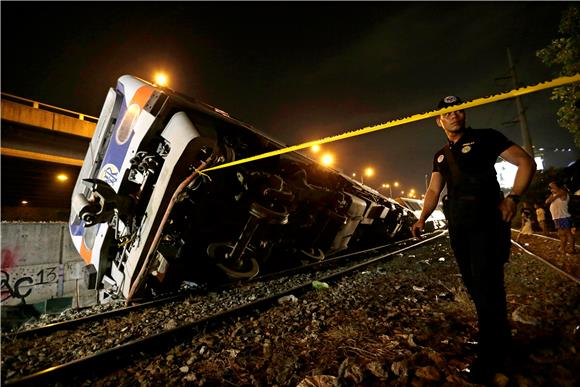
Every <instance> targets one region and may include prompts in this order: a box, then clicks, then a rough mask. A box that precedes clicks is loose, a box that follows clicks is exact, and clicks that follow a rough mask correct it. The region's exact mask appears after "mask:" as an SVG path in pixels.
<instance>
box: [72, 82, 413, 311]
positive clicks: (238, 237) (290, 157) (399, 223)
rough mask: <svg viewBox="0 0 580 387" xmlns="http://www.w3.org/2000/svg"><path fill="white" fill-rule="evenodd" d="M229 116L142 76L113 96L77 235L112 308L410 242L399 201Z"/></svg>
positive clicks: (94, 283)
mask: <svg viewBox="0 0 580 387" xmlns="http://www.w3.org/2000/svg"><path fill="white" fill-rule="evenodd" d="M282 147H283V146H282V145H281V144H279V143H277V142H276V141H274V140H272V139H270V138H268V137H267V136H266V135H264V134H263V133H260V132H259V131H257V130H256V129H254V128H252V127H251V126H249V125H247V124H245V123H243V122H240V121H238V120H236V119H233V118H231V117H230V116H229V115H228V114H227V113H225V112H223V111H221V110H219V109H216V108H214V107H211V106H209V105H207V104H204V103H201V102H199V101H196V100H193V99H190V98H187V97H184V96H182V95H180V94H178V93H175V92H173V91H171V90H169V89H165V88H160V87H156V86H154V85H151V84H149V83H147V82H145V81H142V80H140V79H137V78H135V77H131V76H123V77H121V78H120V79H119V80H118V83H117V87H116V89H115V90H113V89H111V90H109V93H108V95H107V98H106V101H105V104H104V106H103V109H102V111H101V115H100V117H99V122H98V124H97V127H96V130H95V134H94V136H93V138H92V141H91V143H90V146H89V149H88V151H87V154H86V157H85V160H84V164H83V167H82V169H81V172H80V174H79V177H78V180H77V182H76V185H75V188H74V192H73V197H72V212H71V219H70V232H71V235H72V239H73V242H74V244H75V246H76V248H77V249H78V251H79V253H80V254H81V256H82V257H83V259H84V261H85V262H86V267H85V269H84V270H85V279H86V282H87V284H88V286H89V287H90V288H97V289H99V290H100V291H99V294H100V297H101V300H102V301H104V300H106V299H110V297H122V298H126V299H128V300H130V299H134V298H137V297H139V298H141V297H148V296H151V295H152V294H155V293H159V292H163V291H171V290H174V289H176V288H178V287H179V286H180V285H181V284H182V283H183V282H184V281H192V282H196V283H200V282H202V283H205V282H207V281H212V280H216V281H219V280H224V279H228V278H229V279H231V278H234V279H245V278H251V277H253V276H255V275H256V274H257V273H258V272H259V271H263V272H265V271H275V270H280V269H283V268H288V267H292V266H299V265H303V264H305V263H306V262H314V261H319V260H322V259H324V258H325V257H328V256H330V255H332V254H336V253H338V252H341V251H344V250H346V249H359V248H363V247H370V246H375V245H378V244H381V243H388V242H389V241H392V240H395V239H400V238H403V237H407V236H408V230H409V226H410V224H411V223H412V222H413V220H414V216H413V215H412V213H411V212H410V211H407V210H406V209H404V208H403V207H402V206H400V205H399V204H397V203H396V202H395V201H393V200H390V199H388V198H386V197H384V196H381V195H380V194H379V193H378V192H376V191H374V190H372V189H370V188H369V187H366V186H363V185H361V184H359V183H358V182H356V181H354V180H352V179H350V178H349V177H347V176H345V175H343V174H341V173H339V172H337V171H335V170H332V169H329V168H326V167H323V166H321V165H320V164H319V163H317V162H316V161H313V160H311V159H309V158H308V157H305V156H303V155H301V154H298V153H287V154H284V155H279V156H275V157H270V158H267V159H262V160H259V161H254V162H250V163H245V164H240V165H237V166H232V167H228V168H224V169H220V170H216V171H212V172H209V173H208V174H204V173H203V170H204V169H207V168H209V167H211V166H215V165H218V164H223V163H227V162H230V161H233V160H237V159H242V158H246V157H249V156H253V155H257V154H261V153H264V152H268V151H273V150H276V149H280V148H282Z"/></svg>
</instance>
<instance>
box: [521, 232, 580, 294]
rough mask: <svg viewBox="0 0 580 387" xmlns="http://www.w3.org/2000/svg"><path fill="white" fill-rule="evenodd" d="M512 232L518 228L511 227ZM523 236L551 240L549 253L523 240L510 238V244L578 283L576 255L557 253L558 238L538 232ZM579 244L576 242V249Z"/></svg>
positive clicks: (579, 268)
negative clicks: (551, 246)
mask: <svg viewBox="0 0 580 387" xmlns="http://www.w3.org/2000/svg"><path fill="white" fill-rule="evenodd" d="M512 231H513V232H515V233H519V231H518V230H514V229H512ZM525 237H529V238H535V239H545V240H547V241H551V242H553V248H551V249H549V250H550V251H551V253H550V254H546V252H545V249H539V248H538V247H537V245H536V244H534V243H531V246H528V245H530V243H525V242H524V241H520V242H517V241H515V240H514V239H512V244H513V245H514V246H516V247H517V248H519V249H521V250H522V251H523V252H525V253H526V254H528V255H529V256H531V257H533V258H535V259H536V260H538V261H540V262H542V263H543V264H544V265H546V266H548V267H550V268H551V269H552V270H555V271H556V272H558V273H560V274H561V275H563V276H565V277H566V278H568V279H570V280H572V281H574V282H576V283H577V284H580V278H579V273H580V267H579V266H578V263H577V261H578V255H573V256H564V255H562V254H557V253H555V252H557V251H558V244H559V242H560V241H559V240H558V239H556V238H552V237H548V236H545V235H540V234H531V235H526V236H525ZM529 242H531V240H529ZM579 247H580V246H579V245H578V244H576V250H577V251H578V249H579Z"/></svg>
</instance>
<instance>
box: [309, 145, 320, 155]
mask: <svg viewBox="0 0 580 387" xmlns="http://www.w3.org/2000/svg"><path fill="white" fill-rule="evenodd" d="M310 150H311V151H312V153H318V151H320V145H312V146H311V147H310Z"/></svg>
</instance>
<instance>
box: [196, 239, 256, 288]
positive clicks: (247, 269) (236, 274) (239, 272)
mask: <svg viewBox="0 0 580 387" xmlns="http://www.w3.org/2000/svg"><path fill="white" fill-rule="evenodd" d="M232 250H233V246H232V245H230V244H228V243H212V244H210V245H209V246H208V248H207V255H209V256H210V257H211V258H214V259H216V260H217V262H218V263H216V267H217V268H218V269H220V270H221V271H223V272H224V274H225V275H227V276H228V277H229V278H233V279H250V278H253V277H255V276H256V275H257V274H258V272H259V271H260V266H259V265H258V261H256V260H255V259H254V258H244V259H243V260H242V261H241V262H240V261H237V260H228V259H227V255H228V254H229V253H230V252H231V251H232Z"/></svg>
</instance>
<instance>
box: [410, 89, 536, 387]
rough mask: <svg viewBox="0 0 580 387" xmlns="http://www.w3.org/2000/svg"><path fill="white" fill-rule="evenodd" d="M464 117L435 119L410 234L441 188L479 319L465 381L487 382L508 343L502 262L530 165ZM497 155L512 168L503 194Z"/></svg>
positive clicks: (446, 102) (447, 101) (499, 137)
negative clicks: (440, 142)
mask: <svg viewBox="0 0 580 387" xmlns="http://www.w3.org/2000/svg"><path fill="white" fill-rule="evenodd" d="M461 103H462V101H461V99H460V98H459V97H456V96H448V97H445V98H443V99H442V100H441V101H440V102H439V104H438V106H437V108H438V109H441V108H444V107H449V106H454V105H458V104H461ZM465 117H466V114H465V111H463V110H457V111H454V112H450V113H446V114H442V115H440V116H438V117H437V118H436V122H437V125H438V126H439V127H440V128H442V129H443V131H444V133H445V135H446V136H447V140H448V144H447V145H445V146H444V147H443V148H442V149H441V150H439V151H438V152H437V153H436V154H435V157H434V160H433V172H432V174H431V181H430V183H429V187H428V189H427V192H426V193H425V200H424V206H423V210H422V212H421V215H420V217H419V220H418V221H417V222H416V223H415V224H414V225H413V226H412V228H411V231H412V233H413V236H415V237H418V238H420V233H421V232H422V231H423V229H424V227H425V221H426V219H427V218H429V216H430V215H431V213H432V212H433V211H434V210H435V208H436V206H437V204H438V203H439V197H440V195H441V192H442V191H443V188H444V187H445V186H446V185H447V196H446V198H444V209H445V213H446V217H447V219H448V222H449V223H448V224H449V237H450V241H451V247H452V249H453V252H454V255H455V258H456V260H457V263H458V266H459V270H460V272H461V276H462V278H463V282H464V284H465V286H466V288H467V290H468V292H469V294H470V296H471V298H472V300H473V302H474V304H475V308H476V310H477V316H478V326H479V340H478V346H477V360H476V361H475V363H474V364H472V365H471V367H470V371H471V372H470V379H471V380H472V381H473V382H478V383H486V382H489V381H490V380H491V379H492V378H493V376H494V374H495V373H496V372H498V371H500V370H501V367H502V365H503V362H504V360H505V357H506V355H507V351H508V349H509V346H510V344H511V332H510V328H509V324H508V321H507V307H506V294H505V289H504V264H505V263H506V262H507V261H508V258H509V252H510V224H511V221H512V219H513V217H514V215H515V214H516V211H517V204H518V202H519V200H520V196H521V195H522V194H523V193H524V192H525V190H526V189H527V188H528V186H529V184H530V182H531V180H532V177H533V176H534V173H535V171H536V164H535V162H534V160H533V158H532V157H530V155H528V154H527V153H526V152H525V150H524V149H523V148H522V147H520V146H518V145H516V144H514V143H513V142H512V141H510V140H509V139H507V138H506V137H505V136H504V135H503V134H502V133H500V132H498V131H496V130H493V129H478V130H475V129H471V128H468V127H466V126H465ZM498 156H501V157H502V158H503V159H504V160H506V161H508V162H510V163H511V164H514V165H516V166H517V167H518V169H517V173H516V176H515V179H514V184H513V188H512V190H511V193H510V194H509V195H507V197H506V198H504V197H503V194H502V192H501V190H500V187H499V183H498V182H497V177H496V171H495V168H494V164H495V162H496V160H497V157H498Z"/></svg>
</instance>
